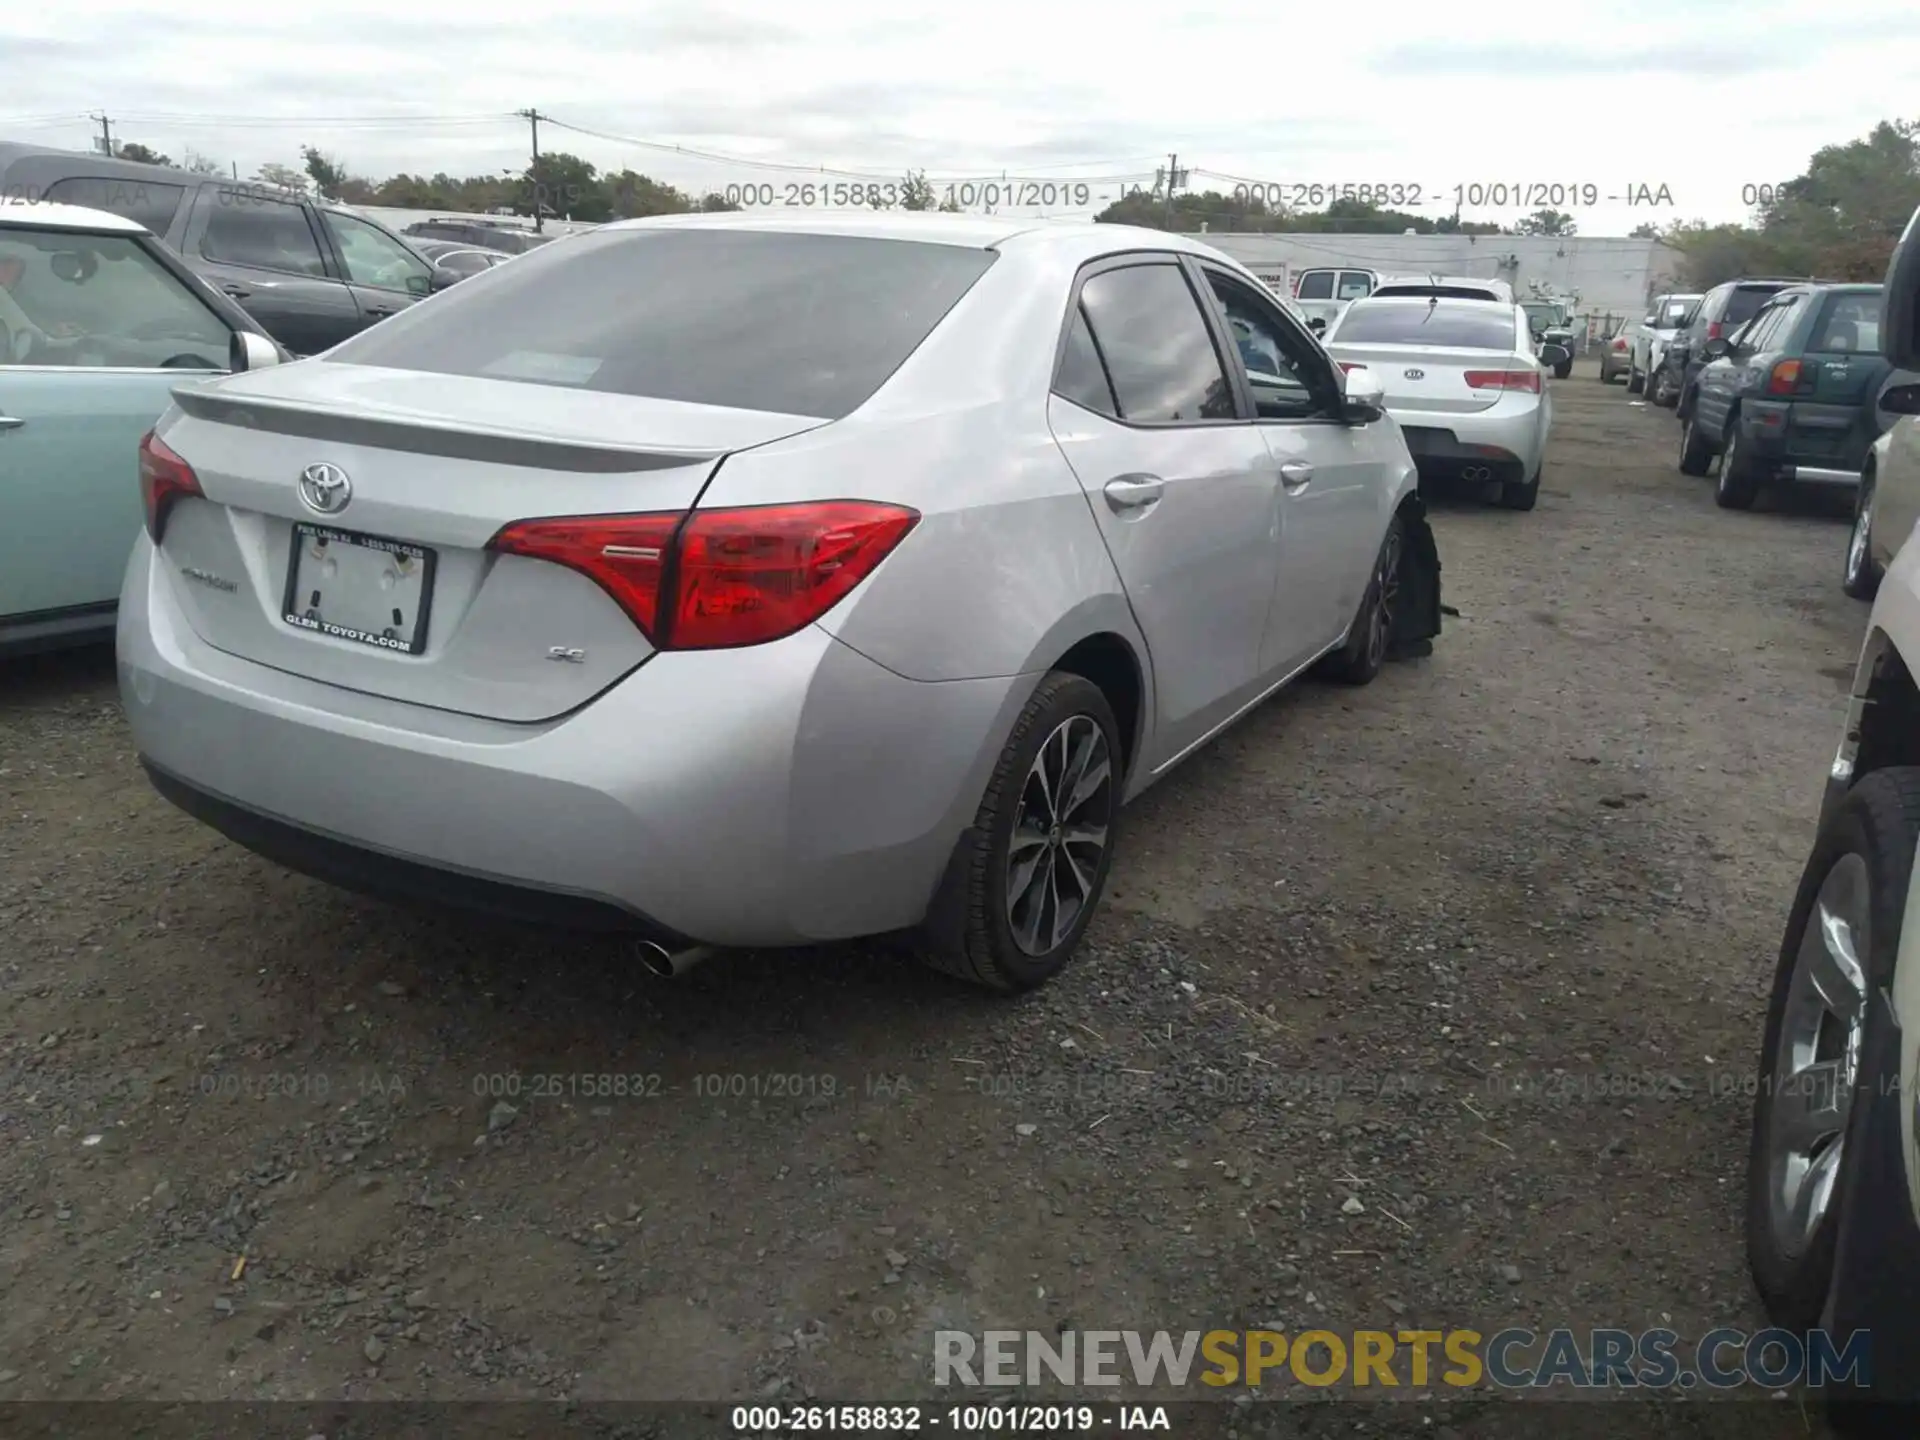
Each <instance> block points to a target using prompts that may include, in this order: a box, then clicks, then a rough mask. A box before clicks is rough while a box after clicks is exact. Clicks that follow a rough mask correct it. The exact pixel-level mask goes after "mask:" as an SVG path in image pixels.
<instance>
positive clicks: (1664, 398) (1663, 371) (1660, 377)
mask: <svg viewBox="0 0 1920 1440" xmlns="http://www.w3.org/2000/svg"><path fill="white" fill-rule="evenodd" d="M1647 403H1648V404H1649V405H1657V406H1659V407H1660V408H1661V409H1662V410H1667V409H1671V408H1672V406H1673V384H1672V382H1671V380H1670V379H1669V378H1668V375H1667V367H1666V366H1664V365H1662V366H1661V367H1660V368H1659V369H1658V370H1655V371H1653V372H1651V373H1650V374H1649V375H1648V376H1647Z"/></svg>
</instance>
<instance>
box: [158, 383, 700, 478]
mask: <svg viewBox="0 0 1920 1440" xmlns="http://www.w3.org/2000/svg"><path fill="white" fill-rule="evenodd" d="M173 403H174V404H176V405H178V406H179V407H180V408H181V409H182V410H183V411H185V412H186V413H187V414H189V415H191V416H193V418H194V419H196V420H208V421H212V422H213V423H214V424H217V425H232V426H235V427H237V428H239V429H242V430H260V431H265V432H266V433H268V434H272V435H296V436H299V437H300V438H302V439H306V440H324V441H330V442H332V443H334V444H338V445H372V446H378V447H379V448H381V449H383V450H402V451H406V452H408V453H410V454H414V455H441V456H445V457H447V458H448V459H452V460H484V461H489V462H491V463H492V464H495V465H519V466H525V467H527V468H529V469H539V470H571V471H574V472H575V473H578V474H588V475H622V474H633V473H636V472H639V471H645V470H670V469H673V468H675V467H677V466H681V465H696V464H699V463H701V462H703V461H709V460H718V459H719V458H720V457H721V456H723V455H725V454H726V453H727V452H726V451H725V450H701V451H684V450H683V451H662V450H629V449H624V448H621V447H619V446H613V445H593V444H584V443H580V442H573V441H565V440H553V439H548V438H545V437H538V438H536V437H534V436H530V435H527V434H524V433H521V432H516V431H510V430H500V429H493V430H476V429H472V428H462V429H458V430H455V429H447V428H443V427H441V426H437V425H421V424H415V423H410V422H407V421H400V420H378V419H373V418H370V417H368V416H364V415H351V414H346V413H343V412H341V411H338V410H320V409H314V408H312V407H309V406H304V405H288V404H285V403H284V402H280V401H262V400H253V399H246V400H241V399H233V398H229V397H227V396H224V395H218V394H212V393H209V392H207V391H205V390H200V389H196V388H195V387H193V386H191V385H181V386H178V387H176V388H175V389H174V392H173Z"/></svg>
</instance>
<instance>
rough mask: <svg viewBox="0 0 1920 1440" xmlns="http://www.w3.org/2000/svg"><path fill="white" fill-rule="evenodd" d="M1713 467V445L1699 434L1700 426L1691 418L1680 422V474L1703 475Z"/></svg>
mask: <svg viewBox="0 0 1920 1440" xmlns="http://www.w3.org/2000/svg"><path fill="white" fill-rule="evenodd" d="M1712 468H1713V447H1712V446H1711V445H1709V444H1707V442H1706V438H1705V437H1704V436H1703V435H1701V433H1700V427H1699V426H1697V425H1695V424H1694V423H1693V421H1692V419H1691V418H1688V419H1683V420H1682V421H1681V423H1680V473H1681V474H1682V475H1694V476H1700V475H1705V474H1706V473H1707V471H1708V470H1710V469H1712Z"/></svg>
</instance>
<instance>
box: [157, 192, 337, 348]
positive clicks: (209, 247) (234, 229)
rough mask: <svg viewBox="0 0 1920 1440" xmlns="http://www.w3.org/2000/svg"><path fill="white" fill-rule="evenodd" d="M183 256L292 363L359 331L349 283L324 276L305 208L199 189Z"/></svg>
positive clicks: (262, 196)
mask: <svg viewBox="0 0 1920 1440" xmlns="http://www.w3.org/2000/svg"><path fill="white" fill-rule="evenodd" d="M187 245H188V248H187V254H188V255H189V256H193V257H197V258H194V259H193V261H192V264H193V266H194V268H195V269H196V270H197V271H199V272H200V275H201V278H203V279H204V280H206V281H207V283H208V284H210V285H212V286H214V287H215V288H216V289H220V290H224V291H225V292H226V293H227V294H228V295H231V296H232V297H233V298H234V300H235V301H236V302H237V303H238V304H239V305H240V308H241V309H243V310H245V311H246V312H247V313H248V314H249V315H251V316H252V317H253V318H254V319H255V320H257V321H259V322H260V325H261V327H262V328H263V329H265V330H266V332H267V333H268V334H269V335H271V336H273V338H274V339H276V340H278V341H279V342H280V343H281V344H282V345H284V346H286V347H287V349H289V350H291V351H292V352H293V353H294V354H295V355H318V354H319V353H320V352H321V351H322V350H331V349H332V348H333V347H334V346H335V345H338V344H339V343H340V342H341V341H342V340H345V339H346V338H347V337H348V336H349V335H352V334H354V333H355V332H356V331H358V330H359V329H361V327H362V325H363V323H364V322H363V321H362V319H361V317H360V308H359V306H358V305H357V304H356V303H355V302H354V298H353V293H352V291H350V290H349V289H348V288H347V285H346V282H344V281H343V280H341V279H339V278H338V277H336V276H333V275H330V274H329V273H328V272H327V262H326V258H325V256H324V254H323V253H322V251H321V248H320V237H319V236H318V235H316V234H315V233H314V229H313V225H312V223H311V221H310V220H309V219H308V210H307V207H306V206H305V205H303V204H301V203H300V202H299V201H297V200H285V199H280V198H278V197H275V196H272V195H269V194H267V193H265V192H264V187H261V186H252V185H231V186H229V185H219V184H210V185H203V186H202V187H201V189H200V195H199V198H198V199H197V200H196V201H195V207H194V214H193V218H192V220H191V221H190V222H189V231H188V242H187Z"/></svg>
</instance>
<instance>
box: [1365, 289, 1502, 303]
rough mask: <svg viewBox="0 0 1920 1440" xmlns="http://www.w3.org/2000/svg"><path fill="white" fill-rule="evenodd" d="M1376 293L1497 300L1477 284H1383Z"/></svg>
mask: <svg viewBox="0 0 1920 1440" xmlns="http://www.w3.org/2000/svg"><path fill="white" fill-rule="evenodd" d="M1373 293H1374V294H1376V295H1389V296H1390V295H1438V296H1439V297H1440V298H1441V299H1442V300H1497V299H1499V298H1500V297H1499V296H1497V295H1495V294H1494V293H1493V291H1491V290H1483V289H1481V288H1480V287H1479V286H1477V285H1382V286H1381V287H1380V288H1379V289H1378V290H1376V291H1374V292H1373Z"/></svg>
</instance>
